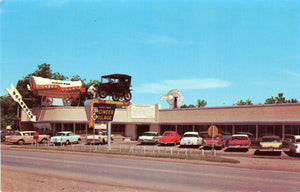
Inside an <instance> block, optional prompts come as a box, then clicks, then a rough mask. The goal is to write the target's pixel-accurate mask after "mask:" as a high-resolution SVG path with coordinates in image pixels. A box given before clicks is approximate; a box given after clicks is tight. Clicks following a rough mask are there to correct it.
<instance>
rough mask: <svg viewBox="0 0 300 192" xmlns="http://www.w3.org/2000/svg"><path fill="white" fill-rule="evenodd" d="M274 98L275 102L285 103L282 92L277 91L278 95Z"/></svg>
mask: <svg viewBox="0 0 300 192" xmlns="http://www.w3.org/2000/svg"><path fill="white" fill-rule="evenodd" d="M275 100H276V103H277V104H282V103H287V101H286V100H285V97H283V93H278V96H277V97H275Z"/></svg>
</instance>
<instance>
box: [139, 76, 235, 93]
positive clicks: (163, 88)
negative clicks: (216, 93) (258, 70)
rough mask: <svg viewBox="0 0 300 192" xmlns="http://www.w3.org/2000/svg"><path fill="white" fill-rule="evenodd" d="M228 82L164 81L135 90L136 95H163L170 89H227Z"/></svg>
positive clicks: (205, 80)
mask: <svg viewBox="0 0 300 192" xmlns="http://www.w3.org/2000/svg"><path fill="white" fill-rule="evenodd" d="M230 85H231V83H230V82H229V81H222V80H219V79H212V78H208V79H182V80H165V81H162V82H158V83H146V84H142V85H140V86H137V87H136V88H135V91H136V92H138V93H165V92H167V91H169V90H171V89H179V90H187V89H194V90H195V89H210V88H221V87H229V86H230Z"/></svg>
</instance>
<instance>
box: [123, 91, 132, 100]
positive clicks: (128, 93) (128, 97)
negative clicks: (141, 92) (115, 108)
mask: <svg viewBox="0 0 300 192" xmlns="http://www.w3.org/2000/svg"><path fill="white" fill-rule="evenodd" d="M131 98H132V95H131V93H130V92H125V93H124V99H125V101H130V100H131Z"/></svg>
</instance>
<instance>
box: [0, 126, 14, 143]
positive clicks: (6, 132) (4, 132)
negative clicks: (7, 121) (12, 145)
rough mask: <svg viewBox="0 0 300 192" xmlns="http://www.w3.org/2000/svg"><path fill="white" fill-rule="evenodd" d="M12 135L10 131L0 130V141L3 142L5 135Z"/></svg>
mask: <svg viewBox="0 0 300 192" xmlns="http://www.w3.org/2000/svg"><path fill="white" fill-rule="evenodd" d="M10 135H12V134H11V132H10V131H9V130H7V129H5V130H1V141H2V142H4V141H5V140H6V139H5V138H6V136H10Z"/></svg>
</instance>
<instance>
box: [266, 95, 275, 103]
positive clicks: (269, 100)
mask: <svg viewBox="0 0 300 192" xmlns="http://www.w3.org/2000/svg"><path fill="white" fill-rule="evenodd" d="M275 103H276V100H275V99H274V97H273V96H272V97H270V98H267V99H266V100H265V104H275Z"/></svg>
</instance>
